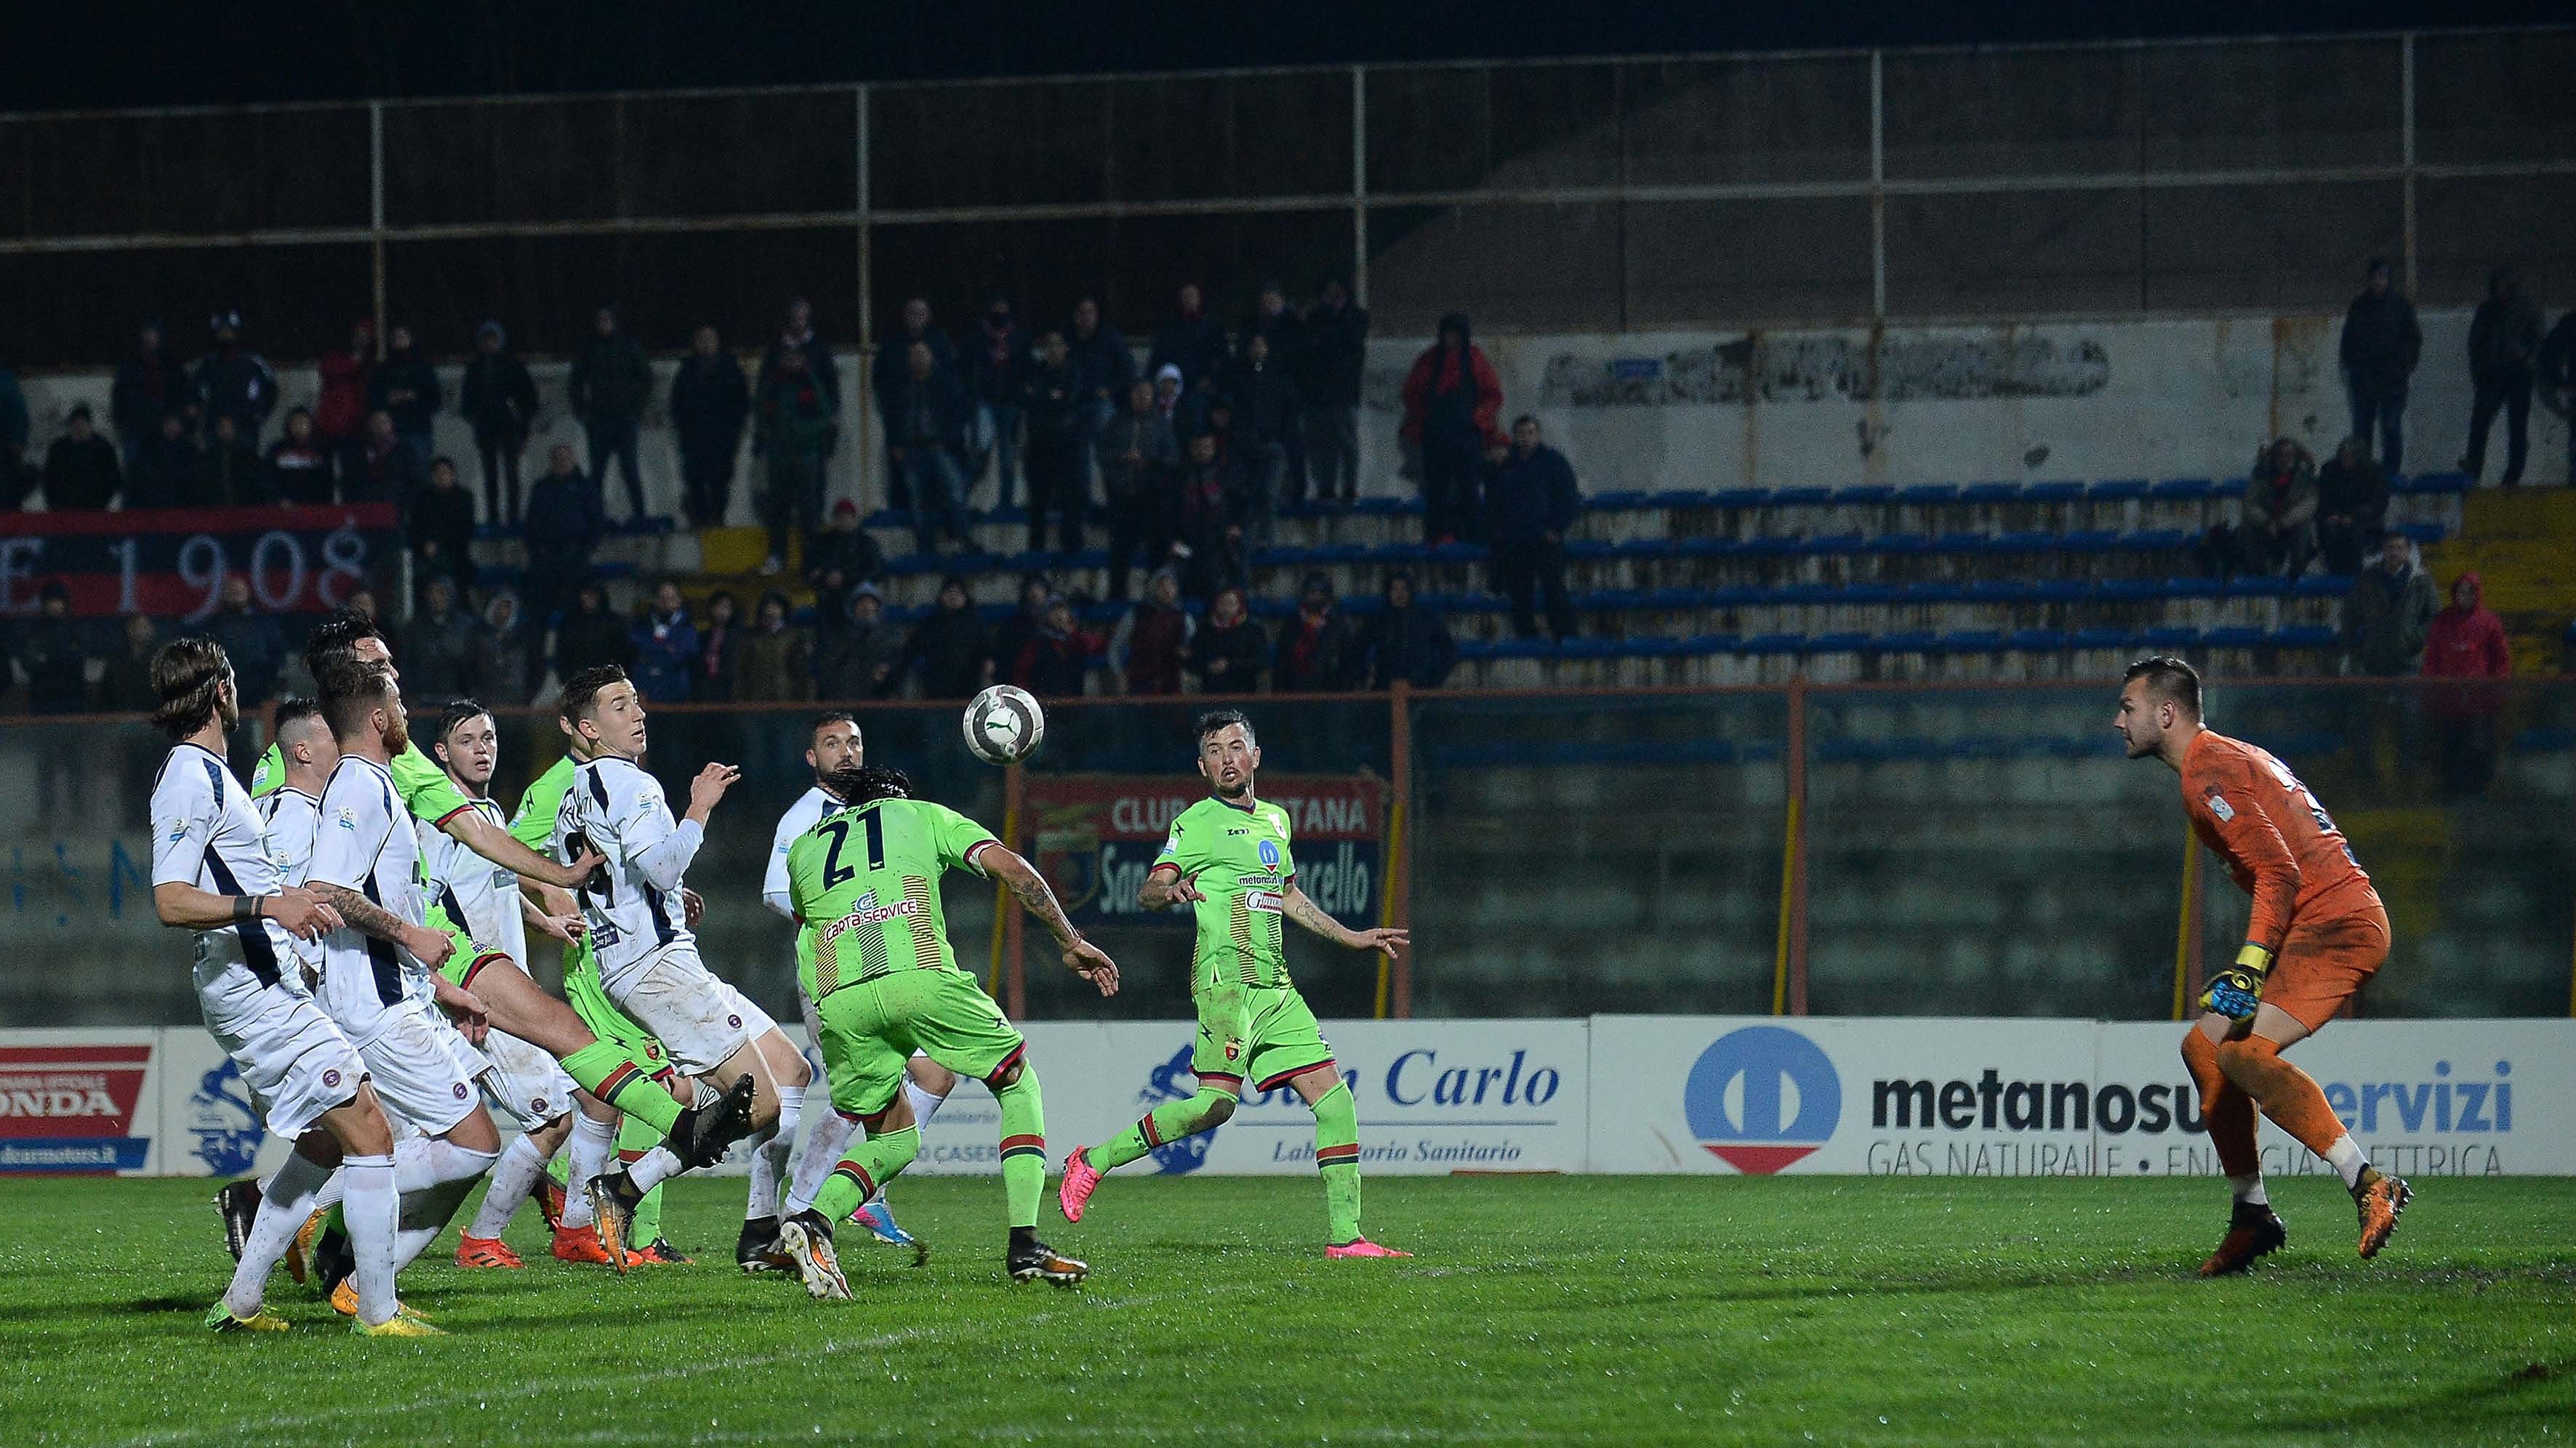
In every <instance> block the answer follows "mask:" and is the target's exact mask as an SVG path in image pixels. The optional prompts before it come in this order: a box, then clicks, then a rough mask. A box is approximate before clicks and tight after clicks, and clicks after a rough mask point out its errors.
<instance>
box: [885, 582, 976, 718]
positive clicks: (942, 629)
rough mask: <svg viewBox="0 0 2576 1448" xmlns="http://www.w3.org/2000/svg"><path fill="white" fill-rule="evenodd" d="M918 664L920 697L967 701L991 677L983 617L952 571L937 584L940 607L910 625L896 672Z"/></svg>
mask: <svg viewBox="0 0 2576 1448" xmlns="http://www.w3.org/2000/svg"><path fill="white" fill-rule="evenodd" d="M916 664H918V665H919V666H920V668H921V697H923V698H925V699H969V698H973V697H974V695H975V692H976V691H977V690H979V689H981V688H983V687H984V686H985V685H986V684H989V683H991V682H992V681H993V646H992V640H991V635H990V633H989V632H987V630H986V629H985V627H984V620H983V619H982V618H981V617H979V616H977V614H976V612H975V605H974V603H973V602H972V601H971V599H970V597H969V595H968V594H967V592H966V580H965V579H964V578H962V577H960V576H958V575H957V574H954V573H952V574H950V575H948V576H947V577H946V578H944V579H941V580H940V583H939V606H938V607H937V608H934V609H932V610H931V611H930V616H929V617H928V618H925V619H923V620H922V621H921V622H919V623H917V624H914V625H913V626H912V637H911V638H909V639H907V640H905V641H904V646H903V654H902V656H901V657H900V658H899V659H897V660H896V662H895V666H894V674H895V676H896V677H898V678H900V677H901V676H902V675H903V674H905V673H907V672H909V671H910V670H911V669H912V667H913V666H914V665H916Z"/></svg>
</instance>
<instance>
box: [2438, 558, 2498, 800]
mask: <svg viewBox="0 0 2576 1448" xmlns="http://www.w3.org/2000/svg"><path fill="white" fill-rule="evenodd" d="M2424 676H2425V677H2426V678H2428V679H2461V680H2478V679H2509V678H2511V677H2513V651H2512V650H2511V649H2510V648H2508V647H2507V646H2506V644H2505V637H2504V620H2503V619H2500V618H2498V617H2496V615H2495V610H2493V609H2491V608H2488V607H2487V606H2486V584H2485V583H2484V581H2482V580H2481V579H2480V578H2479V577H2478V576H2477V575H2476V574H2475V573H2463V574H2461V575H2460V577H2459V581H2458V582H2456V583H2453V584H2452V585H2451V606H2450V607H2449V608H2446V609H2444V610H2442V611H2441V612H2440V613H2437V614H2435V615H2433V624H2432V627H2431V628H2430V629H2428V630H2427V631H2426V632H2425V636H2424ZM2425 712H2426V713H2428V714H2430V715H2432V716H2433V718H2434V719H2435V720H2436V721H2437V723H2438V724H2439V727H2440V728H2441V731H2442V789H2443V793H2444V794H2445V795H2446V796H2447V797H2449V798H2452V799H2460V798H2465V797H2467V796H2470V795H2475V794H2482V793H2484V792H2485V791H2486V787H2487V782H2488V781H2489V780H2491V779H2493V778H2495V757H2496V716H2497V715H2498V714H2501V713H2502V712H2504V686H2503V685H2501V684H2488V683H2457V684H2441V685H2435V686H2432V687H2431V688H2430V690H2429V697H2428V698H2427V699H2426V700H2425Z"/></svg>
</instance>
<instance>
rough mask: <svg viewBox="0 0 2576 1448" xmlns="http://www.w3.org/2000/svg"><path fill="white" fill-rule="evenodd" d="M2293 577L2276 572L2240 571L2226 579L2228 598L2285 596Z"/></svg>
mask: <svg viewBox="0 0 2576 1448" xmlns="http://www.w3.org/2000/svg"><path fill="white" fill-rule="evenodd" d="M2294 582H2296V580H2294V579H2290V578H2285V577H2283V576H2282V575H2280V574H2277V573H2240V574H2238V575H2237V576H2235V577H2234V578H2231V579H2229V580H2227V596H2228V597H2229V598H2287V597H2289V596H2290V592H2291V585H2292V584H2293V583H2294Z"/></svg>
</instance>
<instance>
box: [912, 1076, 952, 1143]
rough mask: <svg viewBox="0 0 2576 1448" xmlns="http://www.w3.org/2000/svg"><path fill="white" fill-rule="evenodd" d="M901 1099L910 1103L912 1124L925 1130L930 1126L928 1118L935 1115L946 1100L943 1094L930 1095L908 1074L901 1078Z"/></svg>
mask: <svg viewBox="0 0 2576 1448" xmlns="http://www.w3.org/2000/svg"><path fill="white" fill-rule="evenodd" d="M903 1099H904V1100H906V1101H909V1102H911V1103H912V1124H913V1125H915V1126H918V1127H921V1128H923V1129H925V1130H927V1129H928V1128H929V1126H930V1118H932V1117H934V1116H937V1115H938V1114H939V1108H940V1107H941V1106H942V1105H944V1104H946V1102H947V1100H948V1098H947V1097H945V1096H933V1095H931V1094H930V1093H929V1092H928V1091H925V1090H923V1089H922V1086H921V1083H920V1082H918V1081H915V1080H913V1079H912V1078H911V1077H909V1076H906V1077H904V1078H903Z"/></svg>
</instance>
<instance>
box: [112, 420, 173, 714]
mask: <svg viewBox="0 0 2576 1448" xmlns="http://www.w3.org/2000/svg"><path fill="white" fill-rule="evenodd" d="M170 415H171V416H176V415H177V414H175V413H174V414H170ZM154 421H155V422H158V421H159V419H158V418H155V419H154ZM160 651H161V630H159V629H157V628H155V627H153V626H152V620H151V619H149V618H146V617H144V616H143V615H142V614H139V613H129V614H127V615H126V616H125V647H124V648H122V649H120V650H118V651H117V653H116V654H115V655H114V656H113V657H111V658H110V659H109V660H108V661H107V673H106V674H105V676H103V677H102V678H101V679H100V680H99V687H98V707H99V708H100V709H102V710H104V711H106V712H107V713H110V714H149V713H151V712H152V711H153V710H154V709H157V708H159V707H160V705H161V696H160V694H159V693H158V692H157V691H155V690H154V689H153V687H152V656H153V655H154V654H157V653H159V652H160Z"/></svg>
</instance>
